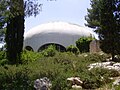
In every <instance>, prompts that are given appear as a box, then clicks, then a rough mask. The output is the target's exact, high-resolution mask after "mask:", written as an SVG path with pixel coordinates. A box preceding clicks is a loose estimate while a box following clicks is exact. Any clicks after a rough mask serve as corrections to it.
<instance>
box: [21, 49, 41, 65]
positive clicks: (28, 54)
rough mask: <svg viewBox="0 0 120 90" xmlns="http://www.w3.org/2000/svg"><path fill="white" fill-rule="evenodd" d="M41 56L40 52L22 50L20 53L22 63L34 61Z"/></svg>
mask: <svg viewBox="0 0 120 90" xmlns="http://www.w3.org/2000/svg"><path fill="white" fill-rule="evenodd" d="M42 57H43V56H42V54H40V53H37V52H33V51H27V50H24V51H23V52H22V55H21V61H22V64H27V63H29V62H34V61H36V60H38V59H40V58H42Z"/></svg>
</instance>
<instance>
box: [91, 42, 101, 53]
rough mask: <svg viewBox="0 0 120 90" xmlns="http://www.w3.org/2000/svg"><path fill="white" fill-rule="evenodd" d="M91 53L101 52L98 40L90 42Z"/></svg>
mask: <svg viewBox="0 0 120 90" xmlns="http://www.w3.org/2000/svg"><path fill="white" fill-rule="evenodd" d="M89 47H90V53H96V52H100V51H101V49H100V42H99V41H98V40H93V41H91V42H90V46H89Z"/></svg>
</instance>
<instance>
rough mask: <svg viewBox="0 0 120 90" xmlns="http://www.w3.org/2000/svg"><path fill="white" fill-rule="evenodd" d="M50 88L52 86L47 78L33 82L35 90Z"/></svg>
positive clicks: (47, 89)
mask: <svg viewBox="0 0 120 90" xmlns="http://www.w3.org/2000/svg"><path fill="white" fill-rule="evenodd" d="M51 86H52V84H51V82H50V80H49V79H48V78H47V77H44V78H40V79H36V80H35V82H34V88H35V89H36V90H49V89H50V87H51Z"/></svg>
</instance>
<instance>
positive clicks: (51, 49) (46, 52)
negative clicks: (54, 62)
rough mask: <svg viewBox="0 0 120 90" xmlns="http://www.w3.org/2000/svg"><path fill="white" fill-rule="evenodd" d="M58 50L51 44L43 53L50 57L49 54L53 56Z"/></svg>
mask: <svg viewBox="0 0 120 90" xmlns="http://www.w3.org/2000/svg"><path fill="white" fill-rule="evenodd" d="M56 51H57V50H56V48H55V46H54V45H49V46H48V48H47V49H45V50H43V51H42V52H41V54H42V55H43V56H45V57H49V56H51V57H53V56H54V55H55V53H56Z"/></svg>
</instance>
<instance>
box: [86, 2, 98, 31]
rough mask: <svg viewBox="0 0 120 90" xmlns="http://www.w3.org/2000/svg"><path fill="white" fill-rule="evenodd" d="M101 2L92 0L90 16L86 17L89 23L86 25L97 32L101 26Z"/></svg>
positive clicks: (89, 10)
mask: <svg viewBox="0 0 120 90" xmlns="http://www.w3.org/2000/svg"><path fill="white" fill-rule="evenodd" d="M99 1H100V0H91V3H90V5H91V8H90V9H87V11H88V14H87V15H86V16H85V20H86V21H87V23H86V24H85V25H86V26H88V27H90V28H94V29H95V31H96V32H97V29H98V28H99V26H100V17H99V16H100V14H99V13H100V10H99V6H100V3H99Z"/></svg>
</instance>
